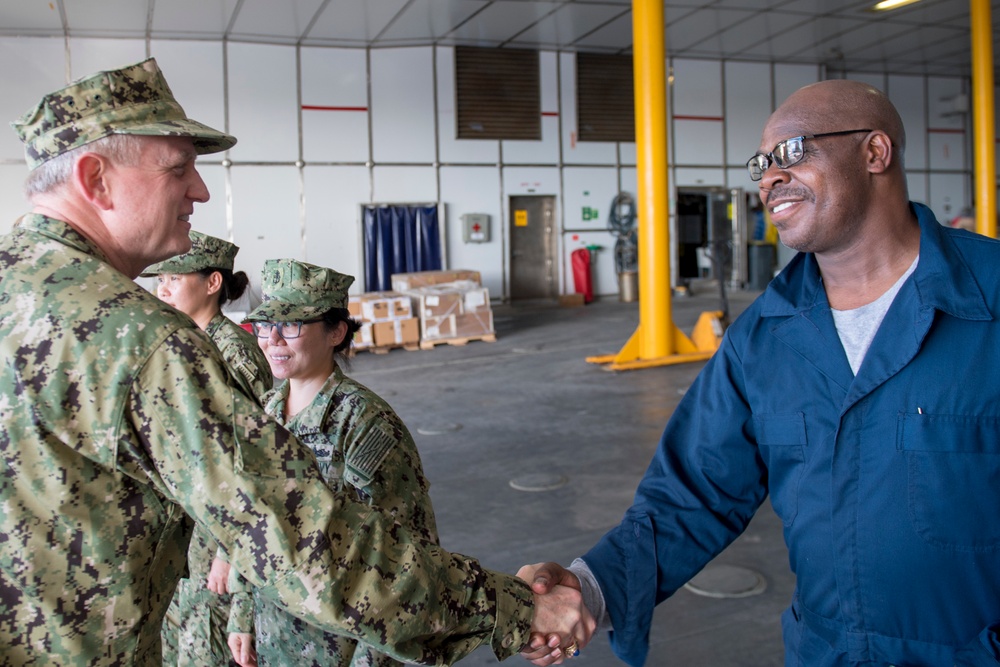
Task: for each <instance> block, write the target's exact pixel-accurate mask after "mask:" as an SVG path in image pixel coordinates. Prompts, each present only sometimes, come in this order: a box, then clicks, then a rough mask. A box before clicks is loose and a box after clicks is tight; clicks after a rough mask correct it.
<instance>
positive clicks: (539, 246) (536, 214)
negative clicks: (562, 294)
mask: <svg viewBox="0 0 1000 667" xmlns="http://www.w3.org/2000/svg"><path fill="white" fill-rule="evenodd" d="M509 210H510V297H511V299H554V298H556V296H558V284H557V281H556V238H557V235H556V214H555V211H556V198H555V197H553V196H551V195H541V196H518V197H511V198H510V209H509Z"/></svg>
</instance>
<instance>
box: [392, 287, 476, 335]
mask: <svg viewBox="0 0 1000 667" xmlns="http://www.w3.org/2000/svg"><path fill="white" fill-rule="evenodd" d="M408 294H409V295H410V296H411V297H413V300H414V307H415V310H416V311H417V312H418V314H419V315H420V339H421V340H424V341H433V340H444V339H447V338H471V337H477V336H484V335H487V334H492V333H493V312H492V311H491V310H490V296H489V290H487V289H486V288H485V287H481V286H480V285H479V284H478V283H476V282H474V281H471V280H458V281H455V282H452V283H440V284H435V285H428V286H426V287H418V288H415V289H412V290H410V291H409V292H408Z"/></svg>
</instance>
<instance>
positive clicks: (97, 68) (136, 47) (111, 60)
mask: <svg viewBox="0 0 1000 667" xmlns="http://www.w3.org/2000/svg"><path fill="white" fill-rule="evenodd" d="M69 55H70V58H69V66H70V79H71V80H74V81H75V80H76V79H79V78H81V77H85V76H90V75H91V74H95V73H97V72H102V71H104V70H111V69H119V68H121V67H124V66H126V65H132V64H134V63H137V62H139V61H141V60H145V59H146V42H145V41H143V40H141V39H70V40H69Z"/></svg>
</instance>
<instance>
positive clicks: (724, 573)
mask: <svg viewBox="0 0 1000 667" xmlns="http://www.w3.org/2000/svg"><path fill="white" fill-rule="evenodd" d="M684 588H686V589H688V590H689V591H691V592H692V593H694V594H695V595H703V596H705V597H708V598H747V597H750V596H751V595H760V594H761V593H763V592H764V590H765V589H766V588H767V581H766V580H765V579H764V577H763V576H762V575H761V574H760V573H758V572H755V571H754V570H751V569H748V568H745V567H736V566H735V565H709V566H707V567H706V568H705V569H704V570H702V571H701V572H699V573H698V574H697V575H695V577H694V579H692V580H691V581H689V582H687V583H686V584H684Z"/></svg>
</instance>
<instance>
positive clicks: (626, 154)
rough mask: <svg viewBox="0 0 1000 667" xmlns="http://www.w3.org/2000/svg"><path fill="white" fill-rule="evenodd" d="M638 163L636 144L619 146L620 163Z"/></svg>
mask: <svg viewBox="0 0 1000 667" xmlns="http://www.w3.org/2000/svg"><path fill="white" fill-rule="evenodd" d="M637 162H638V159H637V153H636V147H635V142H634V141H631V142H628V143H620V144H618V163H619V164H630V165H634V164H636V163H637Z"/></svg>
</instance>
